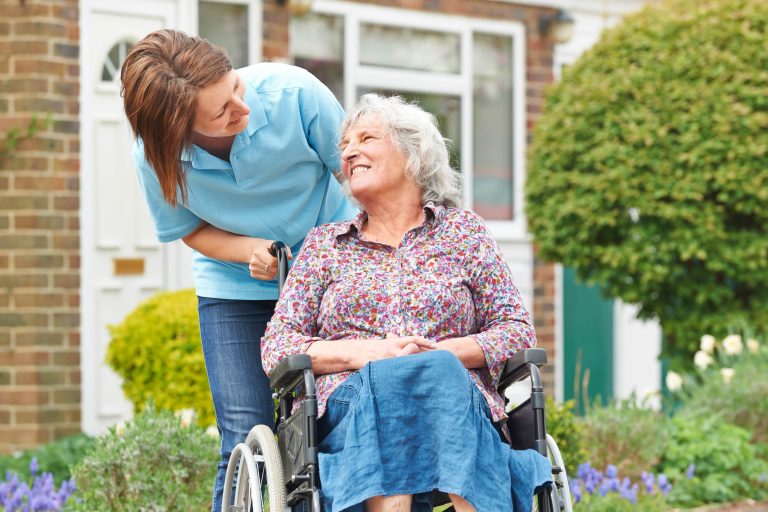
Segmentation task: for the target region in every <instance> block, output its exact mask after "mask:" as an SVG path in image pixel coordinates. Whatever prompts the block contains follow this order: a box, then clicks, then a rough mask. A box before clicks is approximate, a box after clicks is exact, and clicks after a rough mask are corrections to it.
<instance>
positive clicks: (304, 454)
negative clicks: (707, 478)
mask: <svg viewBox="0 0 768 512" xmlns="http://www.w3.org/2000/svg"><path fill="white" fill-rule="evenodd" d="M273 249H274V251H275V253H277V256H278V283H279V287H280V289H282V283H283V282H284V279H285V275H286V274H287V260H286V258H285V257H284V254H285V252H284V249H282V247H281V244H280V243H279V242H276V243H275V245H274V246H273ZM275 253H273V255H275ZM281 255H282V256H283V257H281ZM546 362H547V354H546V351H544V350H543V349H540V348H532V349H525V350H521V351H519V352H517V353H516V354H515V355H514V356H513V357H512V358H511V359H509V360H507V361H506V363H505V367H504V371H503V372H502V376H501V380H500V382H499V387H498V389H499V393H500V394H501V395H502V396H503V397H505V401H506V402H507V409H508V413H507V414H508V418H507V420H506V423H507V426H508V428H509V433H510V436H511V447H512V448H513V449H516V450H524V449H529V448H533V449H535V450H536V451H538V452H539V453H541V454H542V455H544V456H545V457H548V458H549V459H550V462H551V463H552V482H551V484H550V485H547V486H544V488H543V489H540V490H539V492H538V493H537V495H536V496H532V497H531V499H532V500H533V508H534V510H537V511H538V512H561V511H563V512H571V511H572V508H571V495H570V488H569V486H568V476H567V474H566V471H565V464H564V462H563V459H562V456H561V455H560V450H559V449H558V447H557V443H556V442H555V440H554V439H553V438H552V437H551V436H549V435H548V434H547V433H546V429H545V415H544V403H545V399H544V390H543V386H542V383H541V375H540V372H539V368H540V367H541V366H543V365H544V364H546ZM525 379H530V396H528V398H526V399H525V400H524V401H522V403H520V404H519V405H514V406H513V405H511V404H509V400H508V399H507V398H506V394H505V393H506V390H507V389H508V388H509V387H510V386H512V385H514V384H516V383H522V382H523V381H524V380H525ZM269 382H270V386H271V387H272V389H273V390H274V395H273V396H274V397H275V398H277V399H279V406H278V408H277V436H276V437H277V439H275V434H274V433H273V432H272V429H271V428H270V427H268V426H266V425H256V426H255V427H253V429H252V430H251V432H250V433H249V434H248V437H247V438H246V440H245V442H244V443H240V444H238V445H237V446H235V448H234V449H233V450H232V455H231V456H230V459H229V464H228V467H227V474H226V480H225V483H224V497H223V501H222V503H223V505H222V512H250V511H253V512H267V511H270V512H299V511H300V512H321V511H322V505H321V501H322V495H321V489H320V478H319V474H318V444H319V441H320V440H319V439H318V432H317V412H318V407H317V397H316V394H315V377H314V374H313V373H312V362H311V359H310V357H309V356H308V355H306V354H299V355H292V356H288V357H286V358H285V359H284V360H283V361H281V362H280V364H279V365H278V366H277V368H276V369H275V370H274V372H272V375H271V376H270V379H269ZM299 391H302V392H303V395H304V400H303V401H302V402H301V403H300V404H299V406H298V408H297V410H296V412H294V413H293V414H291V411H292V408H293V407H292V406H293V403H294V399H295V398H296V397H297V395H298V393H299ZM510 408H511V410H510ZM233 488H234V502H232V494H233ZM433 502H434V505H435V506H440V505H445V504H447V503H449V502H450V500H449V499H448V496H447V495H445V494H443V493H441V492H439V491H435V495H434V496H433ZM230 503H233V504H232V505H230ZM446 510H452V508H448V509H446Z"/></svg>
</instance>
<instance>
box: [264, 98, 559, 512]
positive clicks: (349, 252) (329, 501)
mask: <svg viewBox="0 0 768 512" xmlns="http://www.w3.org/2000/svg"><path fill="white" fill-rule="evenodd" d="M342 134H343V135H342V140H341V149H342V155H341V156H342V172H343V175H344V177H345V179H346V182H347V183H346V185H347V186H348V187H349V191H350V192H351V194H352V196H354V198H355V199H356V200H357V201H358V202H359V203H360V205H361V206H362V208H363V210H362V212H361V214H360V215H359V216H358V217H357V218H355V219H354V220H352V221H347V222H339V223H334V224H327V225H325V226H320V227H318V228H314V229H313V230H312V231H310V233H309V235H308V236H307V239H306V242H305V245H304V248H303V250H302V252H301V254H300V255H299V256H298V258H297V260H296V262H295V264H294V265H293V268H292V270H291V273H290V275H289V277H288V280H287V282H286V285H285V289H284V291H283V294H282V296H281V297H280V300H279V302H278V304H277V308H276V311H275V315H274V316H273V318H272V320H271V322H270V323H269V325H268V327H267V331H266V334H265V336H264V338H263V339H262V362H263V365H264V369H265V370H266V372H267V373H268V374H269V373H271V372H272V371H273V370H274V368H275V367H276V366H277V364H278V363H279V362H280V360H281V359H282V358H284V357H285V356H287V355H289V354H298V353H306V354H309V356H310V357H311V358H312V367H313V370H314V373H315V375H316V377H317V395H318V403H319V412H318V415H319V417H320V419H319V422H318V426H319V431H320V432H319V435H320V439H321V442H320V452H321V453H320V478H321V480H322V488H323V497H324V508H325V510H327V511H332V512H337V511H342V510H343V511H358V510H360V511H362V510H366V511H389V512H393V511H400V510H403V511H406V510H417V511H422V510H423V511H429V510H431V506H432V505H431V496H432V491H433V490H435V489H439V490H441V491H443V492H445V493H448V495H449V496H450V498H451V501H452V502H453V504H454V507H455V508H456V510H457V511H459V512H463V511H472V510H479V511H481V512H483V511H488V512H500V511H509V510H513V495H517V496H518V498H519V499H515V500H514V502H515V505H519V504H521V503H522V504H526V503H527V507H528V508H530V504H531V496H532V492H533V489H534V487H537V486H539V485H541V484H543V483H544V482H545V481H547V480H550V479H551V472H550V471H551V469H550V466H549V462H548V461H547V460H546V459H545V458H544V457H542V456H541V455H539V454H537V453H535V452H533V451H528V452H515V451H513V450H511V449H510V448H509V446H508V445H507V444H505V443H504V440H503V438H502V436H501V435H500V433H499V430H498V429H497V428H495V427H494V422H499V421H500V420H502V419H503V418H504V417H505V414H504V408H503V400H502V398H501V396H499V394H498V392H497V391H496V384H497V383H498V381H499V377H500V373H501V370H502V368H503V364H504V361H505V360H506V359H508V358H509V357H511V356H512V355H513V354H514V353H515V352H516V351H518V350H520V349H522V348H526V347H532V346H533V345H534V344H535V342H536V336H535V333H534V330H533V327H532V325H531V322H530V319H529V316H528V313H527V311H526V310H525V308H524V307H523V303H522V301H521V299H520V295H519V293H518V291H517V288H516V287H515V284H514V282H513V281H512V277H511V276H510V272H509V269H508V267H507V265H506V264H505V262H504V260H503V259H502V257H501V254H500V253H499V250H498V248H497V246H496V244H495V243H494V241H493V238H492V237H491V236H490V234H489V232H488V230H487V228H486V227H485V226H484V224H483V222H482V220H481V219H480V217H478V216H477V215H476V214H474V213H473V212H471V211H469V210H462V209H460V208H458V205H459V202H460V193H459V186H458V185H459V184H458V176H457V173H456V172H455V171H454V170H453V169H451V167H450V165H449V161H448V151H447V148H446V144H445V140H444V139H443V138H442V136H441V135H440V133H439V131H438V129H437V127H436V123H435V119H434V117H433V116H431V115H430V114H428V113H427V112H425V111H423V110H421V109H420V108H419V107H417V106H415V105H410V104H406V103H404V102H403V101H402V100H401V99H400V98H397V97H393V98H383V97H381V96H377V95H373V94H368V95H365V96H363V97H362V99H361V100H360V102H359V104H358V106H357V107H356V108H355V109H354V110H353V111H352V112H351V113H349V114H348V115H347V117H346V118H345V121H344V123H343V124H342ZM406 356H407V357H406ZM521 468H526V469H525V470H521ZM514 510H517V508H515V509H514Z"/></svg>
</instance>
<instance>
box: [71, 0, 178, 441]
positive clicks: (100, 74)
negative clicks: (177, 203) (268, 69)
mask: <svg viewBox="0 0 768 512" xmlns="http://www.w3.org/2000/svg"><path fill="white" fill-rule="evenodd" d="M142 6H143V7H144V8H143V9H140V8H137V7H136V6H130V5H128V6H127V5H126V4H125V3H122V2H109V1H96V2H92V3H90V4H85V5H84V6H83V9H84V13H83V27H82V30H83V44H82V45H81V47H82V48H83V55H82V62H81V64H82V67H83V72H82V74H81V87H82V91H83V92H82V95H83V98H82V102H83V109H82V116H81V122H82V142H83V144H82V169H81V174H82V180H81V187H82V188H81V202H82V223H81V229H82V232H81V235H82V272H81V274H82V294H81V304H82V323H81V325H82V333H81V336H82V340H81V342H82V349H81V366H82V375H83V385H82V406H83V414H82V426H83V430H84V431H86V432H89V433H92V434H95V433H100V432H103V431H104V430H106V428H108V427H109V426H110V425H112V424H114V423H116V422H118V421H121V420H124V419H127V418H128V417H130V415H131V413H132V406H131V404H130V403H129V402H128V401H127V400H126V399H125V398H124V396H123V393H122V390H121V382H120V379H119V377H118V376H117V375H116V374H115V373H114V372H113V371H112V370H111V369H110V368H109V366H108V365H107V364H106V363H105V356H106V351H107V346H108V344H109V332H108V328H107V326H108V325H110V324H116V323H119V322H120V321H122V319H123V318H124V317H125V315H126V314H128V313H129V312H130V311H131V310H133V309H134V308H135V307H136V306H137V305H138V304H139V303H140V302H141V301H143V300H145V299H146V298H148V297H149V296H151V295H152V294H154V293H155V292H157V291H159V290H161V289H165V288H169V287H178V286H179V285H187V286H190V285H191V282H190V280H191V275H188V276H187V278H186V282H179V281H177V282H173V281H171V280H169V278H168V274H169V273H168V272H167V267H168V266H169V262H168V256H167V253H168V252H169V249H168V248H167V247H163V246H162V245H161V244H160V243H159V242H157V239H156V237H155V234H154V228H153V226H152V221H151V219H150V217H149V213H148V211H147V207H146V205H145V204H144V199H143V197H142V194H141V192H140V190H139V185H138V180H137V178H136V170H135V166H134V163H133V158H132V145H133V137H132V134H131V131H130V127H129V126H128V123H127V121H126V119H125V116H124V114H123V110H122V100H121V98H120V88H119V65H120V64H122V62H115V61H119V60H121V59H122V58H124V56H125V53H126V51H127V49H128V48H129V47H130V45H132V44H134V43H135V42H137V41H138V40H140V39H141V38H142V37H144V36H145V35H146V34H148V33H149V32H151V31H154V30H157V29H160V28H163V27H169V26H173V25H174V24H175V16H176V3H175V0H156V1H154V2H152V3H142ZM137 12H141V13H143V14H141V15H137V14H135V13H137ZM126 42H127V43H128V44H126ZM174 256H175V258H176V261H177V262H175V265H174V266H176V267H180V266H181V267H184V266H188V265H187V264H186V263H178V262H179V261H183V260H184V259H185V258H187V259H188V258H189V256H188V254H186V253H181V252H179V251H175V252H174Z"/></svg>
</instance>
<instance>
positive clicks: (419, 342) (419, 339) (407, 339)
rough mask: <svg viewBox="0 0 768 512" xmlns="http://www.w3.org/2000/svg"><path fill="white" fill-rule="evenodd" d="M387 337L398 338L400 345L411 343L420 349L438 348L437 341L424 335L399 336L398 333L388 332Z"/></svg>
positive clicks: (404, 345)
mask: <svg viewBox="0 0 768 512" xmlns="http://www.w3.org/2000/svg"><path fill="white" fill-rule="evenodd" d="M385 339H388V340H397V342H398V344H399V346H400V347H403V348H405V347H406V346H407V345H409V344H413V345H416V347H418V348H419V349H420V350H433V349H435V348H437V343H435V342H434V341H431V340H428V339H427V338H425V337H423V336H398V335H397V334H393V333H391V332H388V333H387V336H386V338H385Z"/></svg>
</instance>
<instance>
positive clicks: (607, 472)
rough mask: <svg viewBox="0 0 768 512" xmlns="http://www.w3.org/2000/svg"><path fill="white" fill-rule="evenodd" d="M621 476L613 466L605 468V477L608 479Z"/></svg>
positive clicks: (609, 465)
mask: <svg viewBox="0 0 768 512" xmlns="http://www.w3.org/2000/svg"><path fill="white" fill-rule="evenodd" d="M618 474H619V470H618V469H617V468H616V466H614V465H613V464H608V466H606V468H605V476H607V477H608V478H616V476H617V475H618Z"/></svg>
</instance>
